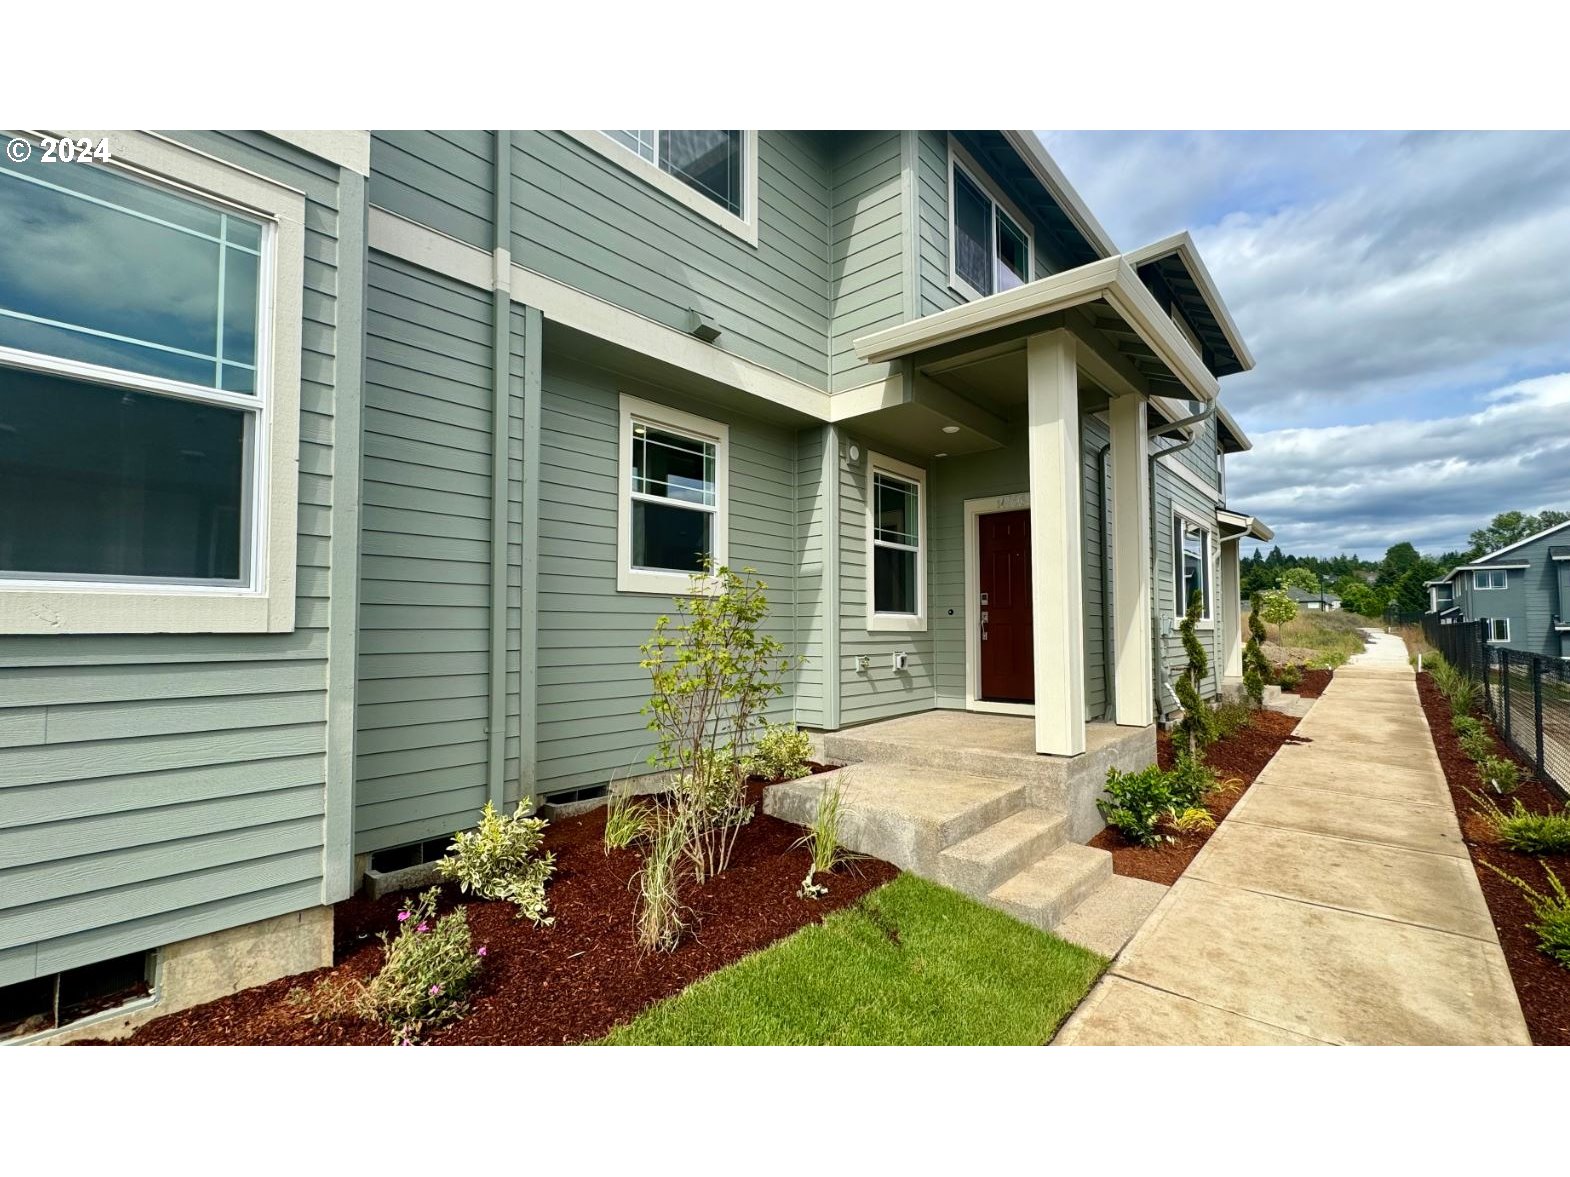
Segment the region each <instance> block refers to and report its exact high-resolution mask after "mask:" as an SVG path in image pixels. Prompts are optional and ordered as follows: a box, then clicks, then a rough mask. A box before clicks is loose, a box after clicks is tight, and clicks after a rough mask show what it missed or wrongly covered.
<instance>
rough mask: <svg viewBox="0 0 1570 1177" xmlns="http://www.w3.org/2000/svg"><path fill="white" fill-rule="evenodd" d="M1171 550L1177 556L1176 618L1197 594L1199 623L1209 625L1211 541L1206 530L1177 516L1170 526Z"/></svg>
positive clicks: (1212, 612)
mask: <svg viewBox="0 0 1570 1177" xmlns="http://www.w3.org/2000/svg"><path fill="white" fill-rule="evenodd" d="M1173 549H1174V550H1175V552H1176V554H1177V561H1176V565H1175V569H1174V571H1175V572H1176V584H1175V586H1174V588H1175V591H1176V593H1177V614H1178V616H1179V617H1181V616H1182V615H1183V614H1184V613H1185V612H1187V610H1188V604H1189V602H1190V601H1192V600H1193V599H1194V594H1195V593H1196V592H1197V593H1198V594H1199V600H1200V619H1201V620H1202V621H1210V620H1212V618H1213V617H1214V616H1215V614H1214V611H1213V610H1212V608H1211V605H1212V600H1211V597H1212V594H1211V587H1210V556H1211V538H1210V532H1209V530H1208V529H1206V528H1203V527H1201V526H1199V524H1197V523H1194V522H1193V521H1191V520H1189V519H1185V518H1183V516H1181V515H1178V516H1176V517H1175V518H1174V522H1173Z"/></svg>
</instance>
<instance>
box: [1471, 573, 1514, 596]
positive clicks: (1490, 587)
mask: <svg viewBox="0 0 1570 1177" xmlns="http://www.w3.org/2000/svg"><path fill="white" fill-rule="evenodd" d="M1484 574H1487V576H1488V577H1489V579H1493V578H1494V577H1495V576H1497V577H1499V583H1498V584H1484V583H1483V576H1484ZM1509 587H1510V571H1509V569H1506V568H1474V569H1473V570H1472V591H1473V592H1476V593H1497V592H1502V591H1503V590H1505V589H1507V588H1509Z"/></svg>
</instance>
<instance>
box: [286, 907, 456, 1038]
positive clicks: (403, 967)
mask: <svg viewBox="0 0 1570 1177" xmlns="http://www.w3.org/2000/svg"><path fill="white" fill-rule="evenodd" d="M438 894H439V892H438V890H437V888H435V887H432V888H431V889H430V890H429V891H426V892H425V893H424V894H423V895H421V896H420V897H419V898H418V899H415V900H413V901H412V902H410V903H408V904H407V905H405V907H404V908H403V909H402V910H401V911H399V912H398V932H397V934H396V935H395V936H393V937H392V939H390V940H389V939H388V937H387V933H386V932H383V933H381V941H382V951H383V954H384V957H385V959H384V962H383V964H382V967H381V970H380V971H379V972H378V973H377V974H376V976H374V977H372V978H371V982H370V984H369V985H367V984H364V983H362V982H361V981H359V980H358V979H354V978H351V979H348V980H344V981H334V980H332V979H327V980H324V981H321V982H319V983H318V984H317V985H316V987H315V988H314V989H313V990H311V991H310V992H309V993H306V992H305V991H304V990H300V989H296V990H294V991H293V992H292V993H291V994H290V995H289V999H290V1001H291V1002H293V1003H294V1004H296V1005H301V1006H304V1007H305V1008H306V1009H307V1011H308V1015H307V1016H309V1017H310V1018H311V1020H312V1021H320V1020H322V1019H324V1018H338V1017H345V1016H349V1017H358V1018H363V1019H365V1020H366V1021H373V1022H380V1023H381V1024H382V1025H384V1026H386V1027H387V1029H388V1031H389V1032H390V1033H391V1035H392V1039H393V1041H394V1042H396V1043H398V1044H399V1045H400V1046H412V1045H413V1044H414V1043H415V1042H417V1041H419V1039H420V1035H421V1034H423V1033H424V1032H425V1031H426V1030H429V1029H432V1028H434V1027H436V1026H439V1025H442V1024H443V1023H445V1022H450V1021H452V1020H453V1019H454V1018H457V1017H461V1016H462V1015H463V1013H464V1011H465V1010H466V1008H467V1004H466V1002H465V1001H464V998H465V996H466V995H467V993H468V991H469V988H470V986H471V985H472V984H473V983H474V978H475V976H476V975H477V974H478V973H479V971H480V961H481V959H482V958H483V957H484V956H485V947H484V945H481V947H480V948H479V949H478V950H476V949H475V948H474V947H473V941H472V940H471V938H470V935H469V918H468V915H467V914H466V913H465V911H464V909H463V908H461V907H460V908H458V909H457V910H456V911H452V912H449V913H448V914H447V915H444V916H442V917H441V918H440V919H437V918H436V901H437V896H438Z"/></svg>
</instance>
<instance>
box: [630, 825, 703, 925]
mask: <svg viewBox="0 0 1570 1177" xmlns="http://www.w3.org/2000/svg"><path fill="white" fill-rule="evenodd" d="M688 820H689V815H688V813H687V811H685V810H684V809H682V808H681V807H680V806H670V807H665V808H659V809H655V810H654V811H653V820H652V821H651V823H650V825H649V827H648V832H649V848H648V850H647V851H646V852H645V853H644V856H643V866H642V868H641V869H640V870H639V871H638V873H637V875H635V876H634V878H633V883H634V885H635V886H636V887H637V890H638V905H637V910H636V912H635V914H634V916H633V921H634V933H635V938H636V940H637V942H638V946H639V947H640V948H642V949H644V950H645V951H647V952H671V951H673V950H674V949H675V947H676V945H678V944H680V943H681V936H682V932H683V931H685V930H686V927H687V921H686V908H685V907H684V906H683V904H682V902H681V884H682V870H683V868H684V867H685V865H686V864H687V862H688V859H689V854H688V841H689V838H690V834H689V831H688V830H687V828H686V825H687V821H688Z"/></svg>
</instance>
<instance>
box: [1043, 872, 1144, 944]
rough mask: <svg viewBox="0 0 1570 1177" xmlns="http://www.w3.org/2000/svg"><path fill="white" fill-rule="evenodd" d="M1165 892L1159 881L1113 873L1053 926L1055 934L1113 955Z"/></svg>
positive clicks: (1137, 928) (1131, 937) (1127, 940)
mask: <svg viewBox="0 0 1570 1177" xmlns="http://www.w3.org/2000/svg"><path fill="white" fill-rule="evenodd" d="M1166 893H1167V888H1166V887H1163V886H1162V885H1161V884H1160V883H1152V882H1148V881H1147V880H1145V879H1133V878H1129V877H1128V876H1127V875H1113V876H1112V877H1111V878H1110V879H1108V880H1107V881H1106V882H1104V883H1102V884H1101V886H1099V887H1097V888H1096V889H1095V890H1094V891H1092V892H1091V893H1090V894H1089V896H1087V897H1086V899H1085V901H1084V902H1083V903H1081V904H1080V905H1079V906H1078V907H1076V908H1075V909H1074V910H1073V911H1071V912H1069V913H1068V915H1066V916H1064V917H1063V919H1062V920H1061V921H1060V922H1059V923H1058V925H1057V926H1056V927H1055V928H1053V929H1052V932H1053V934H1054V935H1056V936H1060V937H1062V938H1063V939H1064V940H1067V941H1068V942H1069V943H1070V944H1078V945H1079V946H1080V947H1081V948H1088V949H1090V950H1091V951H1092V952H1099V953H1100V954H1101V955H1102V956H1106V957H1114V956H1116V955H1117V954H1118V953H1120V952H1122V951H1123V946H1124V945H1126V944H1127V943H1128V942H1129V941H1130V940H1132V939H1133V938H1134V933H1135V932H1137V931H1139V929H1140V926H1141V925H1142V924H1144V922H1145V921H1146V920H1147V919H1149V918H1150V913H1151V912H1153V911H1155V910H1156V904H1158V903H1160V902H1161V897H1162V896H1163V895H1165V894H1166Z"/></svg>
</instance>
